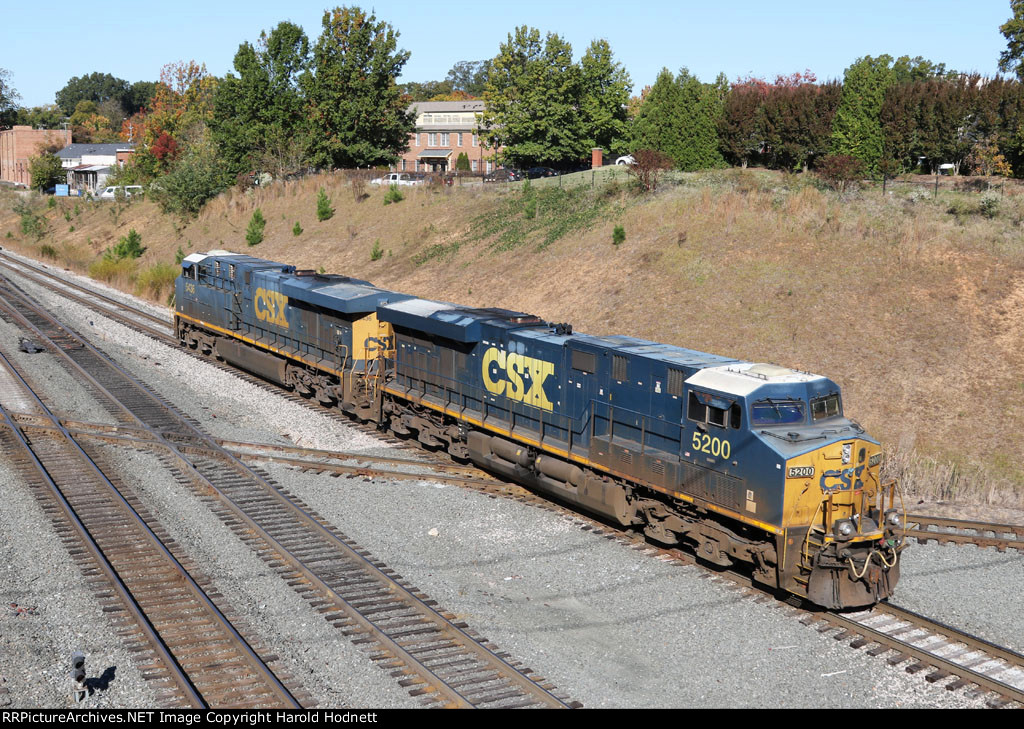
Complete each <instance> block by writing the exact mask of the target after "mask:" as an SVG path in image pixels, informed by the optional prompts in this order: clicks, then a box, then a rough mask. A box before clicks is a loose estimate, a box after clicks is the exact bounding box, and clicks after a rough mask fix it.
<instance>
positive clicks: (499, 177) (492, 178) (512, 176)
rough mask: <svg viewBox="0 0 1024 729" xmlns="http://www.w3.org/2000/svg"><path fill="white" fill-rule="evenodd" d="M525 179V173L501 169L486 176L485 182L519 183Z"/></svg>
mask: <svg viewBox="0 0 1024 729" xmlns="http://www.w3.org/2000/svg"><path fill="white" fill-rule="evenodd" d="M521 179H523V173H522V172H520V171H519V170H509V169H505V168H504V167H499V168H498V169H496V170H494V172H489V173H488V174H486V175H484V182H518V181H519V180H521Z"/></svg>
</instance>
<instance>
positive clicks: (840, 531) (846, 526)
mask: <svg viewBox="0 0 1024 729" xmlns="http://www.w3.org/2000/svg"><path fill="white" fill-rule="evenodd" d="M855 531H857V525H856V524H854V523H853V522H852V521H851V520H849V519H843V520H842V521H837V522H836V525H835V533H836V536H837V537H838V538H839V539H842V540H846V539H849V538H850V537H851V536H852V535H853V533H854V532H855Z"/></svg>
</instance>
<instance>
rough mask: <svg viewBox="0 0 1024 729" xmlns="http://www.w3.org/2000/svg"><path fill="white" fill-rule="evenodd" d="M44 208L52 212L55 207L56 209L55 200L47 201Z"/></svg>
mask: <svg viewBox="0 0 1024 729" xmlns="http://www.w3.org/2000/svg"><path fill="white" fill-rule="evenodd" d="M46 207H48V208H50V210H53V209H54V208H55V207H57V198H55V197H51V198H50V199H49V200H47V201H46Z"/></svg>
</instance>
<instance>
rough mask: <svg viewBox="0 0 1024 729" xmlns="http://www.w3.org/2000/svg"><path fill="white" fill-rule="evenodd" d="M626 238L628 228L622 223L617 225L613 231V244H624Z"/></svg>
mask: <svg viewBox="0 0 1024 729" xmlns="http://www.w3.org/2000/svg"><path fill="white" fill-rule="evenodd" d="M625 240H626V229H625V228H623V227H622V226H621V225H616V226H615V230H613V231H612V245H616V246H618V245H622V244H623V243H624V242H625Z"/></svg>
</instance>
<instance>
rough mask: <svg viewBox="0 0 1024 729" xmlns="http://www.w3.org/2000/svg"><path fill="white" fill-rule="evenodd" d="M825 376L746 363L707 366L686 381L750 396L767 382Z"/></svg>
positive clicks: (787, 382)
mask: <svg viewBox="0 0 1024 729" xmlns="http://www.w3.org/2000/svg"><path fill="white" fill-rule="evenodd" d="M820 379H822V377H821V375H812V374H811V373H809V372H799V371H797V370H792V369H790V368H788V367H780V366H778V365H772V364H763V363H761V364H758V363H755V362H742V363H739V364H729V365H722V366H721V367H705V368H704V369H702V370H699V371H698V372H697V373H696V374H694V375H693V377H691V378H690V379H688V380H687V381H686V384H688V385H697V386H700V387H707V388H710V389H712V390H718V391H720V392H727V393H729V394H731V395H744V396H745V395H749V394H750V393H752V392H754V391H755V390H757V389H758V388H759V387H761V386H762V385H765V384H769V383H770V384H795V383H802V382H810V381H812V380H820Z"/></svg>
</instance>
